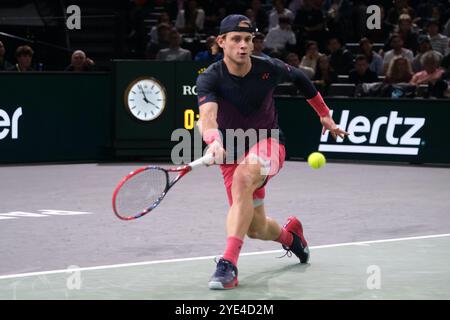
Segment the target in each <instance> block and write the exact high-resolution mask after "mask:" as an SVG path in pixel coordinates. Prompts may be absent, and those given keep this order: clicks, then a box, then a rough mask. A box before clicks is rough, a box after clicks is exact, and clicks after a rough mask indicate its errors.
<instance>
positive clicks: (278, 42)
mask: <svg viewBox="0 0 450 320" xmlns="http://www.w3.org/2000/svg"><path fill="white" fill-rule="evenodd" d="M296 43H297V39H296V38H295V33H294V32H293V31H292V27H291V20H290V19H289V17H287V16H280V21H279V23H278V24H277V26H276V27H274V28H272V29H270V31H269V33H268V34H267V35H266V38H265V39H264V46H265V47H266V49H268V50H269V51H270V55H276V56H277V55H280V54H283V52H284V51H285V50H286V48H287V46H288V45H291V46H293V45H295V44H296Z"/></svg>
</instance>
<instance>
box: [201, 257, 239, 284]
mask: <svg viewBox="0 0 450 320" xmlns="http://www.w3.org/2000/svg"><path fill="white" fill-rule="evenodd" d="M237 276H238V270H237V268H236V266H235V265H234V264H233V263H231V262H230V261H228V260H225V259H223V258H220V260H219V261H218V262H217V268H216V272H214V274H213V276H212V277H211V279H210V280H209V283H208V286H209V288H210V289H215V290H225V289H233V288H234V287H236V286H237V285H238V278H237Z"/></svg>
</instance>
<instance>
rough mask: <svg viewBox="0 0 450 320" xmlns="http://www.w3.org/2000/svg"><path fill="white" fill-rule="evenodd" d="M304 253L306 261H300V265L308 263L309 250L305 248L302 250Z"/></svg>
mask: <svg viewBox="0 0 450 320" xmlns="http://www.w3.org/2000/svg"><path fill="white" fill-rule="evenodd" d="M303 251H304V252H305V253H306V260H303V261H302V259H300V263H302V264H304V263H308V262H309V257H310V256H311V255H310V253H309V248H308V247H305V249H304V250H303Z"/></svg>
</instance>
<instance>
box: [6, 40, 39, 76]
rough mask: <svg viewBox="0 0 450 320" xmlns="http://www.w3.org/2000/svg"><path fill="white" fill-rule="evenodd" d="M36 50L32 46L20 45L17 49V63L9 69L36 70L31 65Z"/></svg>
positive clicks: (20, 70)
mask: <svg viewBox="0 0 450 320" xmlns="http://www.w3.org/2000/svg"><path fill="white" fill-rule="evenodd" d="M33 55H34V51H33V49H31V47H30V46H26V45H25V46H20V47H18V48H17V49H16V54H15V56H16V60H17V63H16V64H15V65H13V66H12V67H11V68H10V69H8V70H9V71H19V72H24V71H34V68H33V67H31V62H32V60H33Z"/></svg>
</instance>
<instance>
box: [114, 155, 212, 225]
mask: <svg viewBox="0 0 450 320" xmlns="http://www.w3.org/2000/svg"><path fill="white" fill-rule="evenodd" d="M212 158H213V155H212V154H210V153H209V154H206V155H205V156H203V157H201V158H199V159H197V160H195V161H193V162H191V163H189V164H186V165H184V166H180V167H177V168H169V169H165V168H161V167H157V166H145V167H141V168H139V169H137V170H135V171H133V172H130V173H129V174H128V175H126V176H125V177H124V178H123V179H122V181H120V182H119V184H118V185H117V187H116V189H115V190H114V194H113V197H112V206H113V210H114V213H115V215H116V216H117V217H118V218H119V219H122V220H134V219H137V218H140V217H142V216H144V215H146V214H147V213H149V212H150V211H152V210H153V209H155V208H156V207H157V206H158V205H159V204H160V203H161V201H162V200H163V199H164V197H165V196H166V194H167V192H168V191H169V190H170V188H172V187H173V185H174V184H175V183H177V182H178V181H179V180H180V179H181V178H182V177H183V176H184V175H186V174H187V173H188V172H190V171H192V170H193V169H194V168H196V167H199V166H201V165H206V164H208V163H210V161H211V160H212ZM174 172H176V173H178V175H177V176H176V177H175V178H173V179H172V180H169V173H174Z"/></svg>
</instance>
